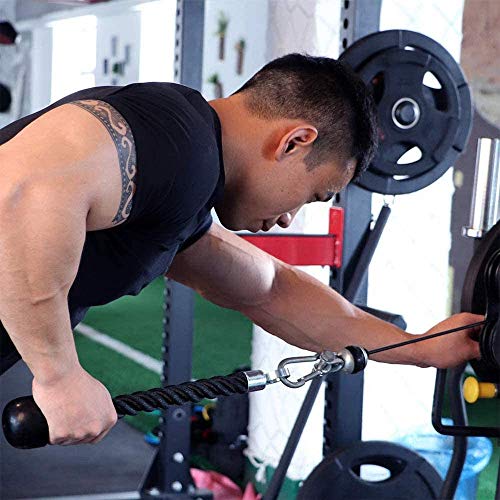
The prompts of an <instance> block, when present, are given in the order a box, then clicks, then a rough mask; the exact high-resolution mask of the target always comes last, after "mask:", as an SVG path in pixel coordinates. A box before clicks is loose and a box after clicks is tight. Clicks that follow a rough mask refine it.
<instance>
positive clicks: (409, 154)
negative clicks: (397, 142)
mask: <svg viewBox="0 0 500 500" xmlns="http://www.w3.org/2000/svg"><path fill="white" fill-rule="evenodd" d="M422 156H423V153H422V150H421V149H420V148H419V147H418V146H413V147H412V148H410V149H408V150H407V151H405V152H404V153H403V154H402V155H401V156H400V157H399V159H398V161H397V162H396V163H397V164H398V165H408V164H410V163H415V162H417V161H419V160H421V159H422Z"/></svg>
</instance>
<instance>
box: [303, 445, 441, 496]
mask: <svg viewBox="0 0 500 500" xmlns="http://www.w3.org/2000/svg"><path fill="white" fill-rule="evenodd" d="M362 465H376V466H378V467H382V468H383V469H386V472H387V473H389V477H387V478H382V479H381V480H369V479H368V478H366V477H363V478H361V477H360V475H359V471H360V468H361V466H362ZM441 486H442V479H441V478H440V476H439V474H438V473H437V472H436V470H435V469H434V467H432V465H430V464H429V463H428V462H427V461H426V460H425V459H424V458H422V457H421V456H420V455H419V454H418V453H415V452H414V451H411V450H409V449H407V448H405V447H404V446H400V445H397V444H395V443H390V442H386V441H360V442H357V443H355V444H353V445H352V446H349V447H347V448H344V449H341V450H338V451H336V452H334V453H332V454H330V455H328V456H327V457H325V458H324V459H323V461H322V462H320V464H319V465H318V466H317V467H316V468H315V469H314V470H313V471H312V472H311V474H310V475H309V477H308V478H307V479H306V480H305V481H304V484H303V485H302V488H301V489H300V490H299V493H298V496H297V500H312V499H314V500H353V499H363V500H369V499H384V500H388V499H393V500H396V499H398V500H400V499H402V498H404V499H407V500H423V499H427V500H431V499H433V498H439V492H440V491H441Z"/></svg>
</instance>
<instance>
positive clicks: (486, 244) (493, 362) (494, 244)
mask: <svg viewBox="0 0 500 500" xmlns="http://www.w3.org/2000/svg"><path fill="white" fill-rule="evenodd" d="M499 303H500V221H499V222H497V223H496V224H495V225H494V226H493V227H492V228H491V229H490V230H489V231H488V232H487V233H486V235H485V236H484V237H483V238H482V239H481V241H480V243H479V245H478V247H477V248H476V251H475V252H474V255H473V257H472V259H471V261H470V263H469V267H468V268H467V273H466V275H465V280H464V285H463V288H462V297H461V309H462V311H466V312H472V313H475V314H486V313H488V314H487V317H489V316H490V315H493V314H494V315H495V317H498V313H499V310H500V304H499ZM498 330H499V328H498V322H497V324H496V325H487V326H486V327H485V328H483V332H482V338H481V344H480V345H481V360H479V361H477V360H474V361H471V365H472V367H473V368H474V371H475V372H476V373H477V375H478V376H479V377H480V378H481V379H483V380H487V381H493V382H494V381H498V377H499V370H500V369H499V361H500V360H499V357H500V352H499V343H500V337H499V333H498Z"/></svg>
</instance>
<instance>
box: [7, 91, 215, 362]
mask: <svg viewBox="0 0 500 500" xmlns="http://www.w3.org/2000/svg"><path fill="white" fill-rule="evenodd" d="M84 99H97V100H102V101H105V102H107V103H108V104H110V105H111V106H113V107H114V108H115V109H116V110H117V111H118V112H119V113H120V114H121V115H122V116H123V117H124V118H125V120H127V122H128V124H129V126H130V128H131V130H132V133H133V136H134V142H135V147H136V153H137V175H136V192H135V194H134V198H133V201H132V209H131V212H130V215H129V217H128V219H127V220H126V221H125V222H124V223H122V224H121V225H119V226H116V227H114V228H111V229H105V230H100V231H92V232H87V235H86V239H85V245H84V248H83V253H82V257H81V261H80V266H79V269H78V273H77V275H76V278H75V281H74V282H73V285H72V287H71V290H70V292H69V299H68V307H69V312H70V317H71V325H72V327H75V326H76V325H77V324H78V323H79V322H80V321H81V320H82V319H83V317H84V315H85V313H86V312H87V310H88V308H89V307H91V306H96V305H101V304H106V303H108V302H111V301H113V300H115V299H117V298H119V297H122V296H124V295H137V294H138V293H139V292H140V291H141V290H142V289H143V288H144V287H145V286H146V285H147V284H148V283H150V282H151V281H153V280H154V279H155V278H156V277H158V276H161V275H162V274H164V273H165V272H166V271H167V270H168V268H169V266H170V264H171V262H172V260H173V258H174V256H175V255H176V253H178V252H180V251H182V250H184V249H185V248H187V247H188V246H189V245H191V244H193V243H194V242H195V241H197V240H198V239H199V238H200V237H201V236H203V234H205V232H206V231H207V230H208V229H209V227H210V225H211V223H212V218H211V216H210V210H211V208H212V207H213V206H214V204H215V203H216V200H217V199H218V198H219V197H220V196H221V195H222V191H223V187H224V165H223V161H222V141H221V126H220V121H219V118H218V116H217V114H216V113H215V111H214V110H213V108H212V107H211V106H210V105H209V104H208V103H207V102H206V101H205V99H204V98H203V97H202V96H201V94H200V93H199V92H197V91H196V90H193V89H190V88H188V87H184V86H182V85H178V84H173V83H137V84H132V85H127V86H125V87H96V88H91V89H86V90H82V91H79V92H76V93H74V94H71V95H69V96H67V97H65V98H64V99H61V100H60V101H57V102H55V103H54V104H52V105H51V106H49V107H47V108H45V109H43V110H41V111H39V112H37V113H34V114H32V115H29V116H26V117H24V118H21V119H20V120H17V121H16V122H14V123H11V124H10V125H7V126H6V127H4V128H3V129H1V130H0V144H3V143H5V142H7V141H8V140H10V139H11V138H12V137H14V136H15V135H16V134H17V133H18V132H19V131H21V130H22V129H23V128H24V127H26V126H27V125H28V124H29V123H31V122H32V121H33V120H35V119H36V118H38V117H39V116H41V115H42V114H43V113H46V112H47V111H49V110H50V109H53V108H55V107H57V106H60V105H62V104H66V103H69V102H72V101H77V100H84ZM61 126H63V124H61ZM2 337H4V335H3V334H2V332H0V340H1V341H0V356H3V355H4V354H5V348H6V346H5V344H4V342H3V340H5V339H3V340H2ZM2 344H4V345H3V347H2ZM9 344H10V342H9ZM2 351H3V352H2Z"/></svg>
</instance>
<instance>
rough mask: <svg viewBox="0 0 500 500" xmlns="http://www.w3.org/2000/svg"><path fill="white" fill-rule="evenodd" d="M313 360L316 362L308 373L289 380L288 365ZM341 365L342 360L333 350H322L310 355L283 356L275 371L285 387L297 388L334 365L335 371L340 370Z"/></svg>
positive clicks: (327, 371)
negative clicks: (294, 379)
mask: <svg viewBox="0 0 500 500" xmlns="http://www.w3.org/2000/svg"><path fill="white" fill-rule="evenodd" d="M314 362H316V363H315V365H314V367H313V369H312V371H311V372H310V373H308V374H307V375H304V376H303V377H300V378H298V379H297V380H296V381H293V380H290V372H289V370H288V365H291V364H297V363H314ZM343 366H344V361H343V359H342V358H340V357H339V356H338V355H337V353H335V352H333V351H323V352H321V353H317V354H313V355H310V356H296V357H293V358H285V359H283V360H282V361H280V363H279V365H278V370H277V371H276V373H277V374H278V377H279V380H280V381H281V382H282V383H283V384H285V385H286V386H287V387H291V388H292V389H297V388H299V387H302V386H303V385H304V384H305V383H306V382H309V381H310V380H312V379H314V378H316V377H320V376H322V375H326V374H327V373H329V372H331V371H332V369H333V368H334V367H335V371H338V370H341V369H342V367H343Z"/></svg>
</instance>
